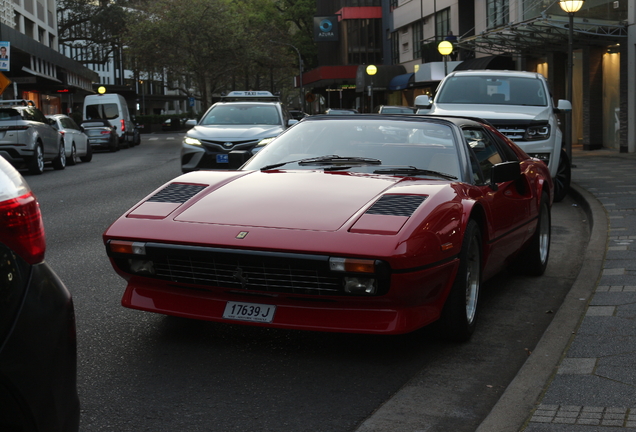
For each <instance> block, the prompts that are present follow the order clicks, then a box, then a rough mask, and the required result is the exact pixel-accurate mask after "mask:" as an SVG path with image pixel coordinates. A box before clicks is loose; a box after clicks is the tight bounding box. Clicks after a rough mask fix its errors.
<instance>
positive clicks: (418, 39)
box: [413, 21, 424, 60]
mask: <svg viewBox="0 0 636 432" xmlns="http://www.w3.org/2000/svg"><path fill="white" fill-rule="evenodd" d="M422 39H424V23H423V22H422V21H417V22H415V23H414V24H413V60H415V59H418V58H421V57H422Z"/></svg>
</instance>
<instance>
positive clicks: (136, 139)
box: [133, 129, 141, 146]
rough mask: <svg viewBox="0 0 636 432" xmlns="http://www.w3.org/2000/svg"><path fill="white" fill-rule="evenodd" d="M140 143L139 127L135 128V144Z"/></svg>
mask: <svg viewBox="0 0 636 432" xmlns="http://www.w3.org/2000/svg"><path fill="white" fill-rule="evenodd" d="M139 144H141V134H140V133H139V131H138V130H137V129H135V134H134V139H133V145H136V146H138V145H139Z"/></svg>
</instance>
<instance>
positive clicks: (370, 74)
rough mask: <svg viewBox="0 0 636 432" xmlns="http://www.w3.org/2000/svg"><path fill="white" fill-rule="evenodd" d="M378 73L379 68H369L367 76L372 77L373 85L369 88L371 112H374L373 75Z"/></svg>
mask: <svg viewBox="0 0 636 432" xmlns="http://www.w3.org/2000/svg"><path fill="white" fill-rule="evenodd" d="M376 73H378V68H377V67H376V66H374V65H369V66H367V75H369V76H370V77H371V85H370V86H369V96H371V107H370V108H369V112H373V75H375V74H376Z"/></svg>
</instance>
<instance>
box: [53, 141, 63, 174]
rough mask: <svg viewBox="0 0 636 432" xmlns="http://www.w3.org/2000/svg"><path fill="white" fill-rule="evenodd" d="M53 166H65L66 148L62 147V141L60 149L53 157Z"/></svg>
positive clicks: (56, 167)
mask: <svg viewBox="0 0 636 432" xmlns="http://www.w3.org/2000/svg"><path fill="white" fill-rule="evenodd" d="M53 168H55V169H56V170H63V169H64V168H66V149H64V141H62V142H61V143H60V149H59V151H58V152H57V156H56V157H55V159H53Z"/></svg>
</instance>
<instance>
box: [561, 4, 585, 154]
mask: <svg viewBox="0 0 636 432" xmlns="http://www.w3.org/2000/svg"><path fill="white" fill-rule="evenodd" d="M584 2H585V0H559V6H561V9H563V11H564V12H567V14H568V17H569V18H570V22H569V26H568V30H569V31H568V77H567V79H568V85H567V86H566V88H565V98H566V99H567V100H569V101H570V103H572V94H573V85H572V81H573V75H574V73H573V69H574V48H573V46H574V14H575V13H576V12H578V11H579V10H581V7H583V3H584ZM565 152H566V153H567V155H568V158H569V159H570V163H572V111H569V112H566V113H565Z"/></svg>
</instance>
